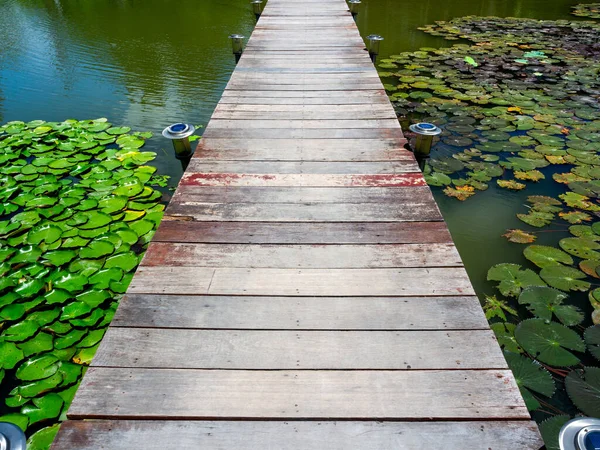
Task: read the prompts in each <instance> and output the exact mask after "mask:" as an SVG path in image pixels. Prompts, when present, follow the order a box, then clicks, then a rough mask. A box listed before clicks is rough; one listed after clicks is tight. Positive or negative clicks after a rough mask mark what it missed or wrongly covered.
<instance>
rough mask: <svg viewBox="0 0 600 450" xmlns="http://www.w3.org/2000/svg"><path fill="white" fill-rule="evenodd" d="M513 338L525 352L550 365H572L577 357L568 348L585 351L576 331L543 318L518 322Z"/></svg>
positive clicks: (576, 360) (577, 359)
mask: <svg viewBox="0 0 600 450" xmlns="http://www.w3.org/2000/svg"><path fill="white" fill-rule="evenodd" d="M515 338H516V339H517V342H518V343H519V345H521V347H523V349H524V350H525V351H526V352H528V353H529V354H530V355H532V356H533V357H535V358H536V359H538V360H540V361H541V362H543V363H546V364H550V365H552V366H558V367H565V366H573V365H575V364H577V363H578V362H579V358H577V357H576V356H575V355H574V354H573V353H571V352H570V351H569V350H574V351H578V352H583V351H585V344H584V343H583V341H582V340H581V338H580V337H579V335H578V334H577V333H575V332H574V331H573V330H570V329H569V328H567V327H565V326H564V325H560V324H558V323H555V322H550V323H546V322H545V321H544V320H543V319H528V320H524V321H523V322H521V323H519V325H518V326H517V328H516V329H515Z"/></svg>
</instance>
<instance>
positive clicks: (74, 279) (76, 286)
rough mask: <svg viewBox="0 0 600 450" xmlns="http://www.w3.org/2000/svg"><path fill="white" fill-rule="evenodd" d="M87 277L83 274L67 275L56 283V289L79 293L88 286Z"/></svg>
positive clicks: (62, 276)
mask: <svg viewBox="0 0 600 450" xmlns="http://www.w3.org/2000/svg"><path fill="white" fill-rule="evenodd" d="M87 282H88V279H87V277H85V276H83V275H81V274H73V273H65V274H63V275H61V276H60V277H59V278H58V279H57V280H55V282H54V287H55V288H57V289H64V290H66V291H68V292H79V291H82V290H83V287H84V286H85V285H86V284H87Z"/></svg>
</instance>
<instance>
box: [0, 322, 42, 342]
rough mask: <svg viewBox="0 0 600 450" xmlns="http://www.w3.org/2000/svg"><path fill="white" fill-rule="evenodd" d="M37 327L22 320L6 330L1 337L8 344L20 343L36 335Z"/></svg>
mask: <svg viewBox="0 0 600 450" xmlns="http://www.w3.org/2000/svg"><path fill="white" fill-rule="evenodd" d="M38 328H39V325H38V324H37V323H35V322H33V321H29V320H24V321H23V322H19V323H16V324H14V325H12V326H10V327H8V328H6V329H5V330H4V331H3V333H2V337H3V339H4V340H5V341H8V342H22V341H25V340H27V339H29V338H30V337H31V336H33V335H34V334H35V333H37V331H38Z"/></svg>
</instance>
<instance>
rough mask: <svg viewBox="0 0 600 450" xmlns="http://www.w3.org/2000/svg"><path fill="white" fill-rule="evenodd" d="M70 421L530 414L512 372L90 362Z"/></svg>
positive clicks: (512, 416) (509, 416)
mask: <svg viewBox="0 0 600 450" xmlns="http://www.w3.org/2000/svg"><path fill="white" fill-rule="evenodd" d="M68 417H69V418H70V419H91V418H97V419H104V418H122V419H133V418H139V419H147V418H155V419H158V418H160V419H169V418H180V419H211V418H217V417H219V418H230V419H245V418H254V419H273V418H278V419H285V418H311V419H329V420H335V419H342V418H343V419H364V418H369V419H370V420H378V419H379V420H385V419H394V420H402V419H413V420H414V419H426V420H435V419H492V418H493V419H526V420H528V419H529V413H528V412H527V408H526V407H525V404H524V402H523V399H522V398H521V395H520V393H519V388H518V387H517V384H516V382H515V380H514V378H513V376H512V373H511V372H510V370H442V371H436V370H426V371H420V370H409V371H324V370H308V371H302V370H299V371H245V370H227V371H222V370H189V369H188V370H177V369H173V370H169V369H119V368H105V367H102V368H101V367H91V368H90V369H89V370H88V371H87V374H86V376H85V378H84V379H83V381H82V383H81V387H80V388H79V391H78V392H77V395H76V396H75V400H74V401H73V404H72V405H71V408H70V409H69V413H68Z"/></svg>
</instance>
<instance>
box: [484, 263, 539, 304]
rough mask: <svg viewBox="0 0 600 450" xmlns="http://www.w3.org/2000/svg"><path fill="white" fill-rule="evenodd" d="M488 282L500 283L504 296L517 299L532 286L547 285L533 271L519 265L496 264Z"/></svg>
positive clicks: (499, 286) (499, 287)
mask: <svg viewBox="0 0 600 450" xmlns="http://www.w3.org/2000/svg"><path fill="white" fill-rule="evenodd" d="M487 279H488V281H499V282H500V283H499V284H498V289H499V290H500V292H501V293H502V295H506V296H508V297H517V296H518V295H519V294H520V293H521V290H522V289H524V288H527V287H530V286H546V283H544V281H542V279H541V278H540V277H539V276H538V275H537V274H536V273H535V272H534V271H532V270H530V269H525V270H523V269H521V266H520V265H518V264H507V263H503V264H496V265H495V266H493V267H492V268H491V269H490V270H489V271H488V274H487Z"/></svg>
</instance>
